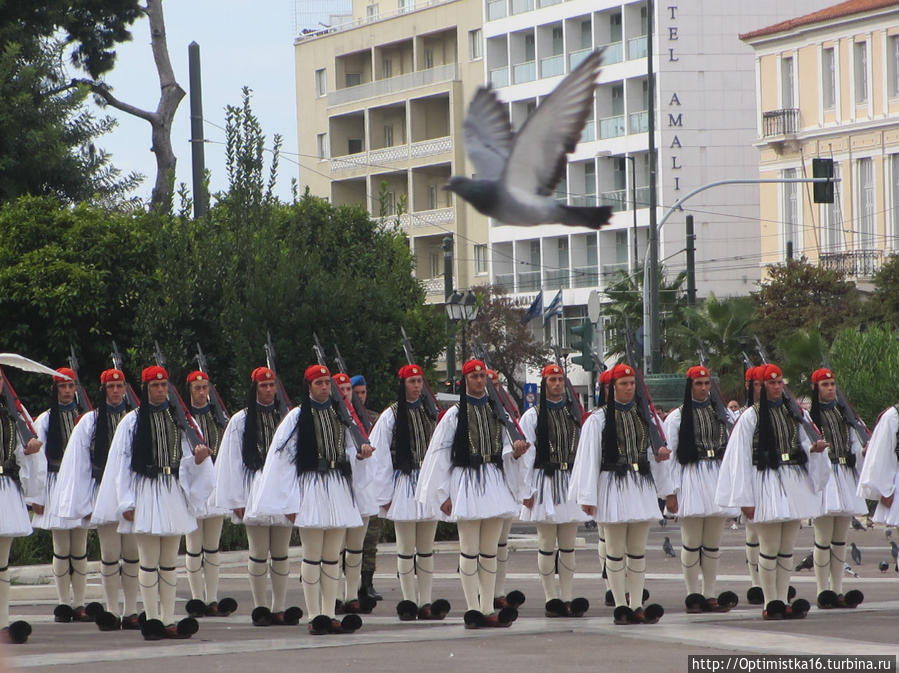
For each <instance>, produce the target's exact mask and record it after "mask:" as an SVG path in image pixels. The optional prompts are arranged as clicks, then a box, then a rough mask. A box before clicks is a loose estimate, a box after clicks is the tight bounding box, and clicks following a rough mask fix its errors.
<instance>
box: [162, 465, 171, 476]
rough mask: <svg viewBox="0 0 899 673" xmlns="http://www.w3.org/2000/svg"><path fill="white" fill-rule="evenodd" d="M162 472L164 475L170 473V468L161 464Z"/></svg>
mask: <svg viewBox="0 0 899 673" xmlns="http://www.w3.org/2000/svg"><path fill="white" fill-rule="evenodd" d="M162 473H163V474H164V475H166V476H168V475H170V474H172V468H171V467H169V466H168V465H165V466H163V468H162Z"/></svg>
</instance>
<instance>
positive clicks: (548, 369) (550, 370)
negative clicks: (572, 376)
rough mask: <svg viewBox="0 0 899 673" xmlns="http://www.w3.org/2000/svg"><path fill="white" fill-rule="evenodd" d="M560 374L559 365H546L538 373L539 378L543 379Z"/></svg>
mask: <svg viewBox="0 0 899 673" xmlns="http://www.w3.org/2000/svg"><path fill="white" fill-rule="evenodd" d="M562 373H563V372H562V368H561V367H560V366H559V365H546V366H545V367H544V368H543V370H542V371H541V372H540V376H542V377H543V378H546V377H547V376H561V375H562Z"/></svg>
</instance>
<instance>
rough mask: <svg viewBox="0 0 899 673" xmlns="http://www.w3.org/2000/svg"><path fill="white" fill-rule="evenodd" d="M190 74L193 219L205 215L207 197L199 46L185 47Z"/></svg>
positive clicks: (194, 44)
mask: <svg viewBox="0 0 899 673" xmlns="http://www.w3.org/2000/svg"><path fill="white" fill-rule="evenodd" d="M187 63H188V71H189V73H190V149H191V152H190V155H191V168H192V178H193V186H194V218H200V217H203V216H204V215H206V213H207V211H208V210H209V195H208V194H207V193H206V151H205V149H204V147H203V142H204V140H203V87H202V85H201V83H200V45H198V44H197V43H196V42H191V43H190V44H189V45H187Z"/></svg>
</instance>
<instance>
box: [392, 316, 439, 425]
mask: <svg viewBox="0 0 899 673" xmlns="http://www.w3.org/2000/svg"><path fill="white" fill-rule="evenodd" d="M400 332H401V333H402V335H403V351H404V352H405V353H406V362H407V363H408V364H410V365H414V364H417V363H416V362H415V354H414V353H413V352H412V342H411V341H409V337H408V336H406V330H405V329H404V328H403V327H402V326H400ZM421 379H422V381H424V384H425V385H424V392H422V394H421V400H422V404H424V407H425V411H426V412H428V416H430V417H431V419H432V420H434V421H436V420H437V418H438V417H439V416H440V408H439V407H438V406H437V397H436V396H435V395H434V391H433V390H431V386H429V385H428V380H427V379H426V378H425V377H424V372H422V376H421Z"/></svg>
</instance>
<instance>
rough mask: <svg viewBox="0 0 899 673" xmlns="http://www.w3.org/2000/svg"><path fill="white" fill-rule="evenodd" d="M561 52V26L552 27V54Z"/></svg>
mask: <svg viewBox="0 0 899 673" xmlns="http://www.w3.org/2000/svg"><path fill="white" fill-rule="evenodd" d="M561 53H562V26H556V27H553V56H556V55H557V54H561Z"/></svg>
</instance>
